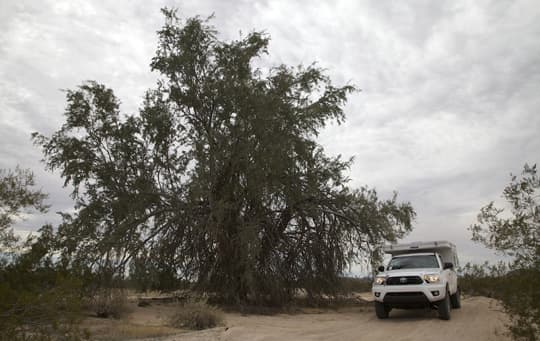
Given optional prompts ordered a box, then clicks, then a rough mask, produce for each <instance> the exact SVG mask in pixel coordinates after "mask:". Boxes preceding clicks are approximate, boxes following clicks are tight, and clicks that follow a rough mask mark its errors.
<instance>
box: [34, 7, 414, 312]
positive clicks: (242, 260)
mask: <svg viewBox="0 0 540 341" xmlns="http://www.w3.org/2000/svg"><path fill="white" fill-rule="evenodd" d="M163 13H164V15H165V24H164V26H163V27H162V29H161V30H160V31H158V38H159V42H158V47H157V51H156V55H155V57H154V58H153V59H152V62H151V64H150V65H151V70H152V71H154V72H157V73H158V74H159V75H160V79H159V81H158V82H157V85H156V87H155V88H154V89H150V90H148V91H147V92H146V94H145V95H144V103H143V105H142V107H141V109H140V112H139V113H138V114H134V115H125V114H122V113H121V112H120V106H119V101H118V99H117V98H116V97H115V95H114V93H113V91H112V90H111V89H109V88H107V87H106V86H104V85H102V84H99V83H97V82H93V81H89V82H86V83H84V84H82V85H81V86H80V87H78V88H77V89H75V90H70V91H67V107H66V111H65V123H64V124H63V125H62V127H61V128H60V129H59V130H58V131H56V132H55V133H54V134H52V136H44V135H41V134H39V133H34V134H33V138H34V141H35V143H36V144H37V145H39V146H40V147H41V148H42V150H43V153H44V155H45V160H46V164H47V167H48V168H49V169H50V170H58V171H59V172H60V173H61V175H62V177H63V178H64V180H65V185H66V186H72V188H73V191H72V196H73V198H74V199H75V200H76V207H75V208H76V210H75V213H73V214H64V215H63V223H62V224H61V225H60V227H59V228H58V232H57V236H56V238H57V246H56V247H57V250H59V251H60V256H59V257H60V258H61V261H62V263H63V264H64V265H65V266H67V267H72V268H77V269H87V270H89V271H91V272H94V273H97V274H99V276H100V278H101V280H102V283H103V285H109V284H110V283H112V281H114V279H115V278H121V277H123V276H125V275H126V274H127V273H130V274H131V276H132V277H134V278H138V279H139V280H140V282H144V283H146V284H145V285H148V286H153V287H158V288H166V287H172V286H174V285H175V283H178V281H180V280H181V281H184V282H186V283H191V284H193V288H194V289H197V290H202V291H205V292H211V293H215V294H216V295H217V296H218V297H220V298H221V299H223V300H224V301H226V302H248V301H251V302H259V303H262V302H266V303H276V304H279V303H283V302H286V301H288V300H290V298H291V297H292V296H293V295H294V294H295V293H296V292H297V290H298V289H302V290H305V291H306V292H307V294H308V295H309V296H310V297H311V296H318V295H321V294H330V295H331V294H334V293H335V292H336V290H337V289H338V288H337V287H338V285H337V284H338V282H339V277H340V276H341V275H342V274H343V272H344V270H346V269H347V267H348V266H349V265H350V264H352V263H354V262H359V261H365V260H366V259H374V260H378V259H379V257H380V249H379V246H380V245H381V244H383V243H384V242H392V241H396V240H397V239H398V238H400V237H403V236H404V235H405V234H406V233H408V232H409V231H410V230H411V229H412V225H411V222H412V220H413V219H414V216H415V212H414V210H413V208H412V207H411V205H410V204H409V203H401V202H398V201H397V199H396V196H395V195H394V196H393V197H392V198H390V199H388V200H382V199H380V198H379V197H378V195H377V192H376V191H375V190H373V189H369V188H367V187H363V188H359V189H353V188H350V187H349V179H348V178H347V176H346V175H345V172H346V171H347V169H348V167H349V166H350V164H351V162H352V160H342V159H341V157H340V156H337V157H330V156H328V155H326V154H325V152H324V150H323V148H322V147H321V146H320V145H319V144H318V143H317V141H316V138H317V136H318V133H319V132H320V131H321V129H323V128H324V127H325V126H326V125H327V124H329V123H330V122H337V123H341V122H343V121H344V119H345V114H344V111H343V107H344V105H345V103H346V100H347V96H348V95H349V94H351V93H353V92H354V91H355V87H354V86H352V85H345V86H335V85H333V84H332V82H331V80H330V79H329V77H328V76H327V75H326V74H325V72H324V70H322V69H320V68H319V67H317V66H316V65H315V64H312V65H309V66H306V67H304V66H299V67H290V66H286V65H279V66H276V67H272V68H269V69H268V70H267V69H262V68H257V67H255V66H254V64H255V63H254V61H255V60H257V58H259V57H260V56H261V55H263V54H265V53H267V47H268V44H269V37H268V36H267V35H266V34H264V33H260V32H253V33H250V34H248V35H246V36H243V37H242V38H240V39H239V40H234V41H222V40H220V39H219V37H218V32H217V31H216V29H215V28H214V27H213V26H211V24H210V21H209V20H210V19H202V18H199V17H194V18H189V19H186V20H182V19H180V18H178V17H177V15H176V12H175V11H174V10H167V9H165V10H163Z"/></svg>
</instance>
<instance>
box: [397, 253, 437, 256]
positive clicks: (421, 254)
mask: <svg viewBox="0 0 540 341" xmlns="http://www.w3.org/2000/svg"><path fill="white" fill-rule="evenodd" d="M434 254H435V253H434V252H418V253H417V252H415V253H402V254H400V255H394V257H407V256H433V255H434Z"/></svg>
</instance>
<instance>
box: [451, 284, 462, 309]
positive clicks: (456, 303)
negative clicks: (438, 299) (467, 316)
mask: <svg viewBox="0 0 540 341" xmlns="http://www.w3.org/2000/svg"><path fill="white" fill-rule="evenodd" d="M450 303H452V309H459V308H461V291H460V290H459V288H457V290H456V293H455V294H453V295H451V296H450Z"/></svg>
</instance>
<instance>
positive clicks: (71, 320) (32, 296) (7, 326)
mask: <svg viewBox="0 0 540 341" xmlns="http://www.w3.org/2000/svg"><path fill="white" fill-rule="evenodd" d="M6 277H7V278H6ZM0 278H1V279H2V280H1V281H0V340H68V339H69V340H80V339H86V338H88V335H87V333H86V332H85V331H83V330H80V329H79V328H78V322H79V320H80V315H79V311H80V302H81V300H80V295H79V293H80V282H79V281H78V280H76V279H73V278H70V277H65V276H63V275H61V274H58V273H54V272H53V271H50V272H49V271H45V270H43V269H38V270H34V271H31V272H26V273H22V272H20V269H18V268H10V269H2V271H1V274H0Z"/></svg>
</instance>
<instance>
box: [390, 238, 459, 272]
mask: <svg viewBox="0 0 540 341" xmlns="http://www.w3.org/2000/svg"><path fill="white" fill-rule="evenodd" d="M383 251H384V252H385V253H388V254H391V255H392V256H393V257H395V256H398V255H406V254H413V253H414V254H420V253H424V254H425V253H434V252H436V253H438V254H439V255H441V257H442V259H443V261H444V262H451V263H453V264H454V265H455V266H458V265H459V263H458V262H459V261H458V257H457V251H456V246H455V245H454V244H452V243H451V242H449V241H446V240H436V241H426V242H412V243H404V244H394V245H387V246H385V247H383Z"/></svg>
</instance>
